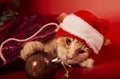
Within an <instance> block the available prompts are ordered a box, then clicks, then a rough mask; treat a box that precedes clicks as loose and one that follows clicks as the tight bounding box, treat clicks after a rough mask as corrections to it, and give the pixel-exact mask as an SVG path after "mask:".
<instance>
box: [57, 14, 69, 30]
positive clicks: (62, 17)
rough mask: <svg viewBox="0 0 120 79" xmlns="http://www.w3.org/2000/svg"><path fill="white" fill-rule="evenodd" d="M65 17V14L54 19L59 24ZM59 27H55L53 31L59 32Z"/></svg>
mask: <svg viewBox="0 0 120 79" xmlns="http://www.w3.org/2000/svg"><path fill="white" fill-rule="evenodd" d="M66 16H67V14H66V13H61V14H60V15H59V16H58V17H57V18H56V19H57V21H58V22H59V23H62V22H63V19H64V18H65V17H66ZM59 28H60V27H57V28H56V29H55V32H57V31H58V30H59Z"/></svg>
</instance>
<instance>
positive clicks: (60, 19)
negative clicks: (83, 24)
mask: <svg viewBox="0 0 120 79" xmlns="http://www.w3.org/2000/svg"><path fill="white" fill-rule="evenodd" d="M66 16H67V14H66V13H61V14H60V15H59V16H58V17H57V21H58V22H59V23H62V22H63V19H64V18H65V17H66Z"/></svg>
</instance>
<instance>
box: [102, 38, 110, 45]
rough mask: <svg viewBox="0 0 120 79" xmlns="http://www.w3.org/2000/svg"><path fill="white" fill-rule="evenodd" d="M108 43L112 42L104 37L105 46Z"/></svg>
mask: <svg viewBox="0 0 120 79" xmlns="http://www.w3.org/2000/svg"><path fill="white" fill-rule="evenodd" d="M110 44H112V43H111V41H110V39H108V38H105V39H104V45H105V46H107V45H110Z"/></svg>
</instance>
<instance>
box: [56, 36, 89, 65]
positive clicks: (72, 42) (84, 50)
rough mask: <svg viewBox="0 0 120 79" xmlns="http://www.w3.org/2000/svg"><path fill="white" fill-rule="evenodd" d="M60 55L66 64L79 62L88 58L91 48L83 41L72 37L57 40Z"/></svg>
mask: <svg viewBox="0 0 120 79" xmlns="http://www.w3.org/2000/svg"><path fill="white" fill-rule="evenodd" d="M56 45H57V46H56V47H57V49H56V50H57V53H58V57H59V58H60V59H61V61H63V62H64V63H66V64H79V63H80V62H82V61H84V60H85V59H87V58H88V56H89V53H90V49H89V48H88V47H87V46H86V45H85V44H84V43H83V42H81V41H78V40H77V39H73V38H70V37H60V38H57V40H56Z"/></svg>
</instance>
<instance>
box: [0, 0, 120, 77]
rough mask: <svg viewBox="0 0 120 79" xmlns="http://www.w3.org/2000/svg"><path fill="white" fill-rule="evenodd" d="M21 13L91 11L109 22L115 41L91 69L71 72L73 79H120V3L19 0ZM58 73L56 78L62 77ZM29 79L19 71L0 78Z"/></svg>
mask: <svg viewBox="0 0 120 79" xmlns="http://www.w3.org/2000/svg"><path fill="white" fill-rule="evenodd" d="M20 1H21V4H20V5H21V6H20V7H19V9H18V11H19V12H20V14H22V15H32V14H34V13H37V12H39V13H41V14H60V13H62V12H66V13H72V12H75V11H77V10H80V9H82V10H88V11H90V12H92V13H94V14H96V15H97V16H100V17H103V18H106V19H109V20H110V22H111V26H110V29H109V31H108V33H107V34H106V37H107V38H109V39H110V40H111V42H112V44H111V45H109V46H104V47H103V48H102V50H101V52H100V54H99V55H94V56H93V58H94V59H95V66H94V67H93V68H92V69H86V68H75V69H72V70H71V72H70V75H71V79H106V78H108V79H120V31H119V29H120V8H119V7H120V0H20ZM61 72H64V70H61V71H58V72H57V74H56V77H55V79H60V78H59V77H60V76H61V75H63V73H61ZM7 78H9V79H22V78H23V79H27V77H26V75H25V72H24V71H21V72H16V73H11V74H6V75H3V76H0V79H7Z"/></svg>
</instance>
